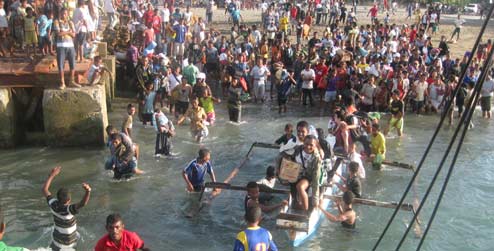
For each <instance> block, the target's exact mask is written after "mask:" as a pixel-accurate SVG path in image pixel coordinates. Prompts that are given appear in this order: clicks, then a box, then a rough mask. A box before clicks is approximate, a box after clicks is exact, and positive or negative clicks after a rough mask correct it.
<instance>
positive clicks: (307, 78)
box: [300, 63, 316, 106]
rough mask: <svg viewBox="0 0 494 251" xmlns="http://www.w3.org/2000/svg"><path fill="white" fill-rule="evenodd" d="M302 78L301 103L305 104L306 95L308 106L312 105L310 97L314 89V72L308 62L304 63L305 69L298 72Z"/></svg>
mask: <svg viewBox="0 0 494 251" xmlns="http://www.w3.org/2000/svg"><path fill="white" fill-rule="evenodd" d="M300 77H301V78H302V100H303V105H307V97H309V102H310V106H314V101H313V99H312V90H313V89H314V79H315V78H316V72H315V71H314V70H313V69H311V68H310V63H306V64H305V69H303V70H302V72H300Z"/></svg>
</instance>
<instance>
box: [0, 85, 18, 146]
mask: <svg viewBox="0 0 494 251" xmlns="http://www.w3.org/2000/svg"><path fill="white" fill-rule="evenodd" d="M15 121H16V120H15V107H14V101H13V99H12V93H11V92H10V88H0V148H9V147H14V146H15V143H16V126H15Z"/></svg>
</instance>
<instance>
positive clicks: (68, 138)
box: [43, 85, 108, 146]
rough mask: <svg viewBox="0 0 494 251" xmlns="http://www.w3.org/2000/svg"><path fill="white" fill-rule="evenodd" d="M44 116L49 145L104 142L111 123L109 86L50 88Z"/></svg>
mask: <svg viewBox="0 0 494 251" xmlns="http://www.w3.org/2000/svg"><path fill="white" fill-rule="evenodd" d="M43 117H44V126H45V134H46V137H47V141H46V142H47V143H48V145H52V146H88V145H92V146H101V145H104V143H105V127H106V126H107V125H108V115H107V107H106V93H105V87H104V86H100V85H95V86H89V87H83V88H67V89H65V90H55V89H46V90H45V91H44V94H43Z"/></svg>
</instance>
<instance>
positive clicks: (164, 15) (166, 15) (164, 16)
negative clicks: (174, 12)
mask: <svg viewBox="0 0 494 251" xmlns="http://www.w3.org/2000/svg"><path fill="white" fill-rule="evenodd" d="M160 14H161V21H162V22H163V23H168V22H170V10H169V9H168V8H163V9H161V11H160Z"/></svg>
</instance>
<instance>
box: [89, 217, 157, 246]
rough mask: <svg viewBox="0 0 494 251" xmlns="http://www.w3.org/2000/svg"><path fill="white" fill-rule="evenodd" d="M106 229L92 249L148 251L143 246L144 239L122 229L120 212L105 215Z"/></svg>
mask: <svg viewBox="0 0 494 251" xmlns="http://www.w3.org/2000/svg"><path fill="white" fill-rule="evenodd" d="M106 231H108V234H107V235H105V236H103V238H101V239H100V240H99V241H98V243H97V244H96V246H95V247H94V251H135V250H143V251H150V249H149V248H147V247H144V241H142V240H141V238H140V237H139V235H137V234H136V233H134V232H130V231H127V230H125V229H124V223H123V220H122V217H121V216H120V214H110V215H108V217H106Z"/></svg>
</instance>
